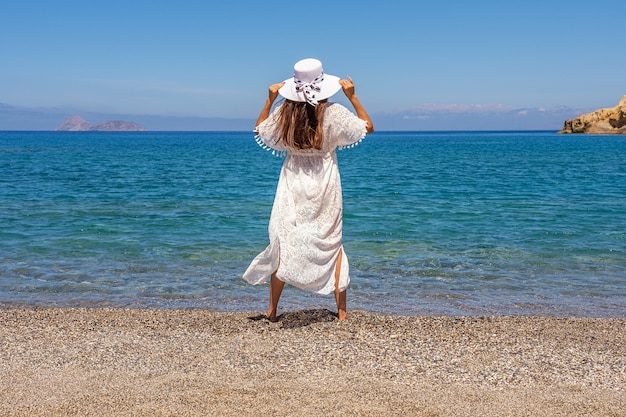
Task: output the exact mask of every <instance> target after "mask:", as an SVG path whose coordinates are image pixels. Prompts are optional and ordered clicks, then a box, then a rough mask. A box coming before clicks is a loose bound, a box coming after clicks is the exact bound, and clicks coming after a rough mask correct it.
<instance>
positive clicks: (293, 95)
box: [243, 58, 374, 321]
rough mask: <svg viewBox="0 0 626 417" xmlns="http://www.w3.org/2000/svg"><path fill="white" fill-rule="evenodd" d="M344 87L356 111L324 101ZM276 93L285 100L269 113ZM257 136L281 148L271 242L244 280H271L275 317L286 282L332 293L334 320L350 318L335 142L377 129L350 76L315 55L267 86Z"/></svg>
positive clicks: (351, 141) (357, 138) (268, 146)
mask: <svg viewBox="0 0 626 417" xmlns="http://www.w3.org/2000/svg"><path fill="white" fill-rule="evenodd" d="M340 89H343V92H344V93H345V95H346V97H347V98H348V100H349V101H350V103H351V104H352V106H353V107H354V110H355V111H356V114H357V115H356V116H355V115H354V114H353V113H351V112H350V111H349V110H348V109H346V108H345V107H344V106H342V105H340V104H337V103H329V102H328V101H327V99H328V98H329V97H330V96H332V95H333V94H335V93H336V92H338V91H339V90H340ZM278 95H281V96H283V97H284V98H285V101H284V102H283V103H281V104H280V106H278V107H277V108H276V109H275V110H274V111H271V109H272V105H273V104H274V101H275V100H276V98H277V97H278ZM256 125H257V127H256V132H257V137H256V139H257V142H258V143H259V145H261V146H262V147H264V148H266V149H273V150H277V151H279V152H281V153H286V154H287V157H286V158H285V162H284V163H283V167H282V170H281V173H280V178H279V180H278V186H277V189H276V197H275V199H274V206H273V208H272V214H271V218H270V223H269V237H270V244H269V246H268V247H267V248H266V249H265V251H263V252H262V253H261V254H259V255H258V256H257V257H256V258H254V260H253V261H252V263H251V264H250V266H249V267H248V269H247V270H246V272H245V273H244V276H243V278H244V279H245V280H246V281H247V282H249V283H251V284H261V283H264V282H266V281H267V277H268V276H271V280H270V303H269V309H268V311H267V318H268V319H269V320H270V321H276V320H277V318H276V314H277V309H278V300H279V299H280V294H281V292H282V290H283V287H284V285H285V283H288V284H291V285H294V286H296V287H298V288H301V289H304V290H310V291H315V292H318V293H320V294H329V293H331V292H333V291H334V293H335V301H336V302H337V315H338V317H339V320H345V319H346V318H347V313H346V289H347V287H348V283H349V282H350V278H349V267H348V258H347V256H346V254H345V252H344V250H343V246H342V207H343V203H342V196H341V180H340V177H339V168H338V166H337V155H336V148H337V147H339V148H343V147H346V146H350V145H353V144H355V143H357V142H359V141H361V139H363V138H364V137H365V135H366V134H367V133H372V132H373V131H374V126H373V124H372V120H371V119H370V117H369V115H368V114H367V112H366V111H365V109H364V108H363V106H362V105H361V102H360V101H359V99H358V97H357V95H356V93H355V91H354V83H353V81H352V78H350V77H348V79H347V80H346V79H340V78H339V77H335V76H333V75H329V74H324V71H323V69H322V63H321V62H320V61H319V60H317V59H312V58H308V59H304V60H301V61H298V62H297V63H296V64H295V65H294V77H293V78H290V79H287V80H285V81H284V82H282V83H278V84H274V85H271V86H270V87H269V96H268V98H267V100H266V101H265V105H264V106H263V109H262V110H261V114H260V115H259V119H258V120H257V124H256Z"/></svg>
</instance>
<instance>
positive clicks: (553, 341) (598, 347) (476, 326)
mask: <svg viewBox="0 0 626 417" xmlns="http://www.w3.org/2000/svg"><path fill="white" fill-rule="evenodd" d="M348 314H349V319H348V320H347V321H345V322H339V321H338V320H337V319H336V317H335V315H334V314H333V313H331V312H330V311H329V310H325V309H317V310H294V311H286V312H283V314H282V315H281V316H280V320H279V322H278V323H269V322H268V321H267V320H266V319H265V318H264V316H263V314H262V313H260V312H236V313H235V312H220V311H213V310H209V309H201V308H190V309H159V310H150V309H127V308H104V307H103V308H100V307H98V308H57V307H24V306H21V307H10V308H1V309H0V392H1V395H0V415H12V416H44V415H45V416H84V415H94V414H97V415H104V416H114V415H146V416H147V415H154V416H165V415H190V416H191V415H219V416H225V415H244V416H247V415H249V416H256V415H262V414H270V415H272V414H274V415H296V416H297V415H307V416H317V415H319V416H322V415H324V416H328V415H340V414H347V415H360V416H361V415H363V416H377V415H386V416H394V415H413V416H453V415H482V416H489V415H493V416H501V415H507V416H526V415H552V416H561V415H563V416H565V415H591V416H595V415H597V416H619V415H624V414H623V413H624V411H623V410H625V409H626V319H624V318H615V319H613V318H572V317H554V316H401V315H383V314H374V313H368V312H365V311H360V310H351V311H349V312H348Z"/></svg>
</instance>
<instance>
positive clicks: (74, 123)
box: [55, 116, 148, 132]
mask: <svg viewBox="0 0 626 417" xmlns="http://www.w3.org/2000/svg"><path fill="white" fill-rule="evenodd" d="M55 130H57V131H67V132H89V131H98V132H144V131H147V130H148V129H146V128H145V127H143V126H139V125H138V124H137V123H133V122H125V121H123V120H113V121H110V122H102V123H98V124H95V125H93V124H91V123H89V122H88V121H86V120H85V119H83V118H82V117H80V116H71V117H68V118H67V119H65V120H64V121H63V123H61V124H60V125H59V127H57V128H56V129H55Z"/></svg>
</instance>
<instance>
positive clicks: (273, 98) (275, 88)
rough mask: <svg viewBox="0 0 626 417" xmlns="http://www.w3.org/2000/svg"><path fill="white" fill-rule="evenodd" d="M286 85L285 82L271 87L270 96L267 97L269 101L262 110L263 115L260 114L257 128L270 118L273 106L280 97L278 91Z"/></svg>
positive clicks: (266, 101)
mask: <svg viewBox="0 0 626 417" xmlns="http://www.w3.org/2000/svg"><path fill="white" fill-rule="evenodd" d="M283 84H285V83H284V82H282V83H278V84H272V85H270V87H269V94H268V95H267V99H266V100H265V104H264V105H263V109H261V114H259V118H258V119H257V121H256V126H258V125H260V124H261V123H263V122H264V121H265V120H266V119H267V118H268V117H270V111H271V110H272V104H274V101H276V98H277V97H278V90H280V87H282V86H283Z"/></svg>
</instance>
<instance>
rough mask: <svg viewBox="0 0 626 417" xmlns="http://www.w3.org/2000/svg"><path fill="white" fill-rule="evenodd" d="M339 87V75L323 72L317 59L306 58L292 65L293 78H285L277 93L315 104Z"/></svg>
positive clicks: (293, 99)
mask: <svg viewBox="0 0 626 417" xmlns="http://www.w3.org/2000/svg"><path fill="white" fill-rule="evenodd" d="M340 89H341V84H339V77H336V76H334V75H330V74H324V70H323V69H322V63H321V61H320V60H319V59H315V58H307V59H303V60H300V61H298V62H296V64H295V65H294V66H293V78H289V79H287V80H285V84H284V85H283V86H282V87H281V88H280V90H278V93H279V94H280V95H281V96H283V97H285V98H286V99H287V100H291V101H298V102H303V101H306V102H307V103H309V104H312V105H313V106H316V105H317V103H318V102H319V101H320V100H324V99H327V98H328V97H330V96H332V95H333V94H335V93H336V92H337V91H339V90H340Z"/></svg>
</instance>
